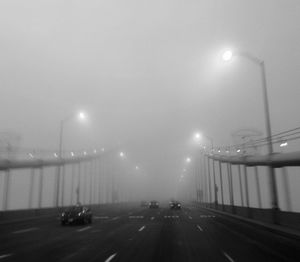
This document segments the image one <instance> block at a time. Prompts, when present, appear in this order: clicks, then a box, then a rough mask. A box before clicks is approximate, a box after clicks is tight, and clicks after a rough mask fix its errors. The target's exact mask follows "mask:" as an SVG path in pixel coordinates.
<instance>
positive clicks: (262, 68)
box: [222, 50, 278, 222]
mask: <svg viewBox="0 0 300 262" xmlns="http://www.w3.org/2000/svg"><path fill="white" fill-rule="evenodd" d="M234 56H240V57H244V58H246V59H248V60H250V61H251V62H253V63H254V64H256V65H258V66H259V68H260V72H261V82H262V91H263V101H264V111H265V112H264V113H265V125H266V134H267V145H268V154H269V155H271V154H272V153H273V145H272V137H271V135H272V132H271V121H270V112H269V101H268V92H267V81H266V71H265V63H264V61H263V60H261V59H259V58H258V57H256V56H254V55H252V54H250V53H247V52H233V51H231V50H227V51H225V52H224V53H223V56H222V58H223V60H224V61H230V60H231V59H232V58H233V57H234ZM269 177H270V184H271V185H270V188H271V190H270V191H271V199H272V208H273V209H274V210H278V196H277V188H276V177H275V172H274V169H273V168H272V167H270V166H269ZM274 219H275V220H276V217H275V216H274ZM275 222H276V221H275Z"/></svg>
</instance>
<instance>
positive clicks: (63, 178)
mask: <svg viewBox="0 0 300 262" xmlns="http://www.w3.org/2000/svg"><path fill="white" fill-rule="evenodd" d="M61 170H62V175H61V176H62V183H61V206H62V207H63V206H64V200H65V199H64V197H65V172H66V166H65V164H63V165H62V166H61Z"/></svg>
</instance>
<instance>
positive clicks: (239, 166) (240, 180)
mask: <svg viewBox="0 0 300 262" xmlns="http://www.w3.org/2000/svg"><path fill="white" fill-rule="evenodd" d="M238 172H239V183H240V194H241V204H242V207H243V206H244V192H243V185H242V175H241V165H238Z"/></svg>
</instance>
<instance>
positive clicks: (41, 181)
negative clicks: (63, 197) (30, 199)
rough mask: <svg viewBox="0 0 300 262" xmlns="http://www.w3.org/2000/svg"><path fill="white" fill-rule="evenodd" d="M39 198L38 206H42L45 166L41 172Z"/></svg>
mask: <svg viewBox="0 0 300 262" xmlns="http://www.w3.org/2000/svg"><path fill="white" fill-rule="evenodd" d="M39 177H40V179H39V193H38V194H39V196H38V197H39V199H38V207H39V208H41V207H42V202H43V177H44V168H43V167H41V168H40V174H39Z"/></svg>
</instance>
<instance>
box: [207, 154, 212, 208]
mask: <svg viewBox="0 0 300 262" xmlns="http://www.w3.org/2000/svg"><path fill="white" fill-rule="evenodd" d="M207 171H208V172H207V175H208V187H209V188H208V189H209V206H210V207H211V204H212V199H211V178H210V161H209V157H208V156H207Z"/></svg>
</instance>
